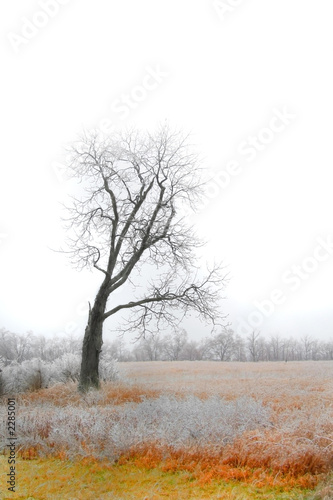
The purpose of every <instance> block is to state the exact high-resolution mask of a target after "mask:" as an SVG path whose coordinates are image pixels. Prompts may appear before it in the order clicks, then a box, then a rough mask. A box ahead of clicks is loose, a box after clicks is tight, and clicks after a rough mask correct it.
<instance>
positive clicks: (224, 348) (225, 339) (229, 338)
mask: <svg viewBox="0 0 333 500" xmlns="http://www.w3.org/2000/svg"><path fill="white" fill-rule="evenodd" d="M209 347H210V352H211V353H212V355H213V356H214V358H217V359H218V360H219V361H230V360H231V358H232V355H233V353H234V350H235V337H234V332H233V331H232V330H231V329H230V328H229V329H226V330H224V331H223V332H221V333H219V334H218V335H215V336H214V337H213V338H212V339H211V340H210V344H209Z"/></svg>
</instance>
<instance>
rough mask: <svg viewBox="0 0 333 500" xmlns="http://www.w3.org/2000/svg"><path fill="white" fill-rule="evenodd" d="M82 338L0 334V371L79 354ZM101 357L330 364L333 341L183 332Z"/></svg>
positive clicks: (108, 346)
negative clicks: (195, 337) (193, 336)
mask: <svg viewBox="0 0 333 500" xmlns="http://www.w3.org/2000/svg"><path fill="white" fill-rule="evenodd" d="M81 347H82V338H79V337H74V336H69V335H67V336H61V337H53V338H46V337H44V336H39V335H35V334H33V333H32V332H28V333H26V334H24V335H22V334H17V333H13V332H9V331H8V330H6V329H4V328H2V329H0V366H1V367H6V366H8V365H10V364H11V363H13V362H15V363H22V362H24V361H28V360H32V359H36V358H37V359H39V360H41V361H44V362H46V363H50V362H53V361H55V360H56V359H58V358H61V357H62V356H63V355H64V354H69V353H71V354H75V355H77V354H80V353H81ZM102 353H103V355H105V356H107V357H108V358H109V359H111V358H112V359H116V360H118V361H177V360H189V361H196V360H215V361H305V360H315V361H316V360H332V359H333V340H332V339H331V340H328V341H323V340H318V339H316V338H315V337H311V336H308V335H305V336H303V337H301V338H299V339H295V338H284V337H282V336H280V335H277V334H276V335H271V336H270V337H266V336H263V335H261V334H260V333H259V332H255V331H254V332H253V333H252V334H251V335H248V336H247V337H241V336H240V335H238V334H235V332H233V330H231V329H226V330H224V331H223V332H221V333H218V334H215V335H211V336H209V337H207V338H205V339H203V340H200V341H195V340H191V339H189V335H188V333H187V332H186V331H185V330H183V329H182V330H179V331H177V332H175V333H173V334H172V335H161V334H155V335H152V334H149V335H146V336H145V337H142V338H141V339H140V340H138V341H137V342H136V343H133V344H131V345H130V346H129V345H128V344H126V343H125V340H124V339H122V338H116V339H115V340H114V341H112V342H111V341H108V340H106V341H105V342H104V344H103V348H102Z"/></svg>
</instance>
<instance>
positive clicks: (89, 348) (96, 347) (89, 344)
mask: <svg viewBox="0 0 333 500" xmlns="http://www.w3.org/2000/svg"><path fill="white" fill-rule="evenodd" d="M107 299H108V293H107V290H106V283H103V285H102V286H101V288H100V290H99V292H98V294H97V296H96V299H95V303H94V306H93V308H92V309H90V307H89V317H88V324H87V326H86V329H85V333H84V338H83V345H82V361H81V371H80V380H79V387H78V388H79V391H80V392H86V391H87V390H88V389H89V388H91V387H93V388H95V389H99V388H100V381H99V371H98V369H99V357H100V353H101V350H102V344H103V323H104V318H103V316H104V312H105V307H106V302H107Z"/></svg>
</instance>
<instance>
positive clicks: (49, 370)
mask: <svg viewBox="0 0 333 500" xmlns="http://www.w3.org/2000/svg"><path fill="white" fill-rule="evenodd" d="M80 366H81V356H80V355H79V354H72V353H66V354H63V355H62V356H60V357H59V358H58V359H56V360H55V361H52V362H49V363H48V362H45V361H41V360H40V359H32V360H28V361H23V363H18V362H17V361H13V362H12V363H11V364H10V365H8V366H5V367H4V368H3V369H2V372H1V373H0V395H2V394H16V393H20V392H26V391H35V390H38V389H41V388H44V387H49V386H50V385H53V384H57V383H67V382H77V381H78V380H79V376H80ZM100 376H101V379H102V380H104V381H116V380H118V378H119V374H118V370H117V365H116V361H115V360H114V359H112V358H111V356H105V357H104V358H102V360H101V362H100Z"/></svg>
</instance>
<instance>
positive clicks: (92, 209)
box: [66, 126, 224, 391]
mask: <svg viewBox="0 0 333 500" xmlns="http://www.w3.org/2000/svg"><path fill="white" fill-rule="evenodd" d="M71 156H72V162H71V164H70V171H71V173H72V176H73V177H74V178H76V179H77V180H78V182H79V183H81V188H82V189H81V194H80V196H79V197H76V198H73V201H72V204H71V205H70V206H69V207H67V209H68V217H67V218H66V220H67V226H66V227H67V230H68V231H69V232H70V234H71V237H70V239H69V241H68V243H69V248H68V253H69V254H70V256H71V258H72V261H73V263H74V264H75V265H77V266H78V267H79V268H95V269H96V270H98V271H99V272H100V273H101V274H102V277H103V279H102V282H101V285H100V288H99V290H98V292H97V295H96V297H95V299H94V301H93V303H92V305H91V307H90V311H89V317H88V323H87V326H86V329H85V335H84V340H83V348H82V364H81V372H80V384H79V388H80V390H81V391H86V390H87V389H88V388H89V387H97V388H98V387H99V371H98V367H99V358H100V353H101V350H102V343H103V340H102V331H103V324H104V322H105V320H106V319H108V318H111V317H112V316H114V315H115V314H117V313H118V312H120V311H126V310H131V311H132V312H133V315H132V316H131V318H130V319H129V321H130V323H129V325H128V328H131V329H134V330H135V331H136V332H138V335H144V333H145V332H147V331H154V332H156V331H158V330H160V328H161V327H162V326H163V325H166V324H169V325H170V324H171V325H173V326H174V327H175V325H176V324H179V321H180V319H181V316H180V315H179V313H176V310H178V311H181V312H182V314H183V315H184V314H186V313H188V311H190V310H192V311H194V312H196V313H197V314H198V316H200V317H201V318H204V319H205V320H209V321H211V322H213V323H214V322H216V321H217V318H218V317H221V315H220V313H219V302H220V299H221V295H220V289H221V288H222V287H223V285H224V278H223V276H222V274H221V269H220V267H219V266H213V268H212V269H209V270H207V272H206V273H204V272H201V271H200V269H199V266H198V262H197V254H196V251H195V250H196V248H198V247H199V246H201V244H202V242H200V241H199V240H198V238H197V237H196V236H195V234H194V231H193V229H192V227H191V226H190V225H189V223H188V217H184V216H183V215H182V214H184V208H186V207H188V206H192V207H194V206H195V205H196V203H197V202H198V201H199V200H200V196H201V194H202V180H201V177H200V175H199V171H200V169H199V166H198V159H197V156H196V155H195V154H194V153H193V152H192V148H191V147H190V145H189V141H188V138H187V137H184V136H183V134H181V133H178V132H172V131H170V130H169V128H168V127H167V126H162V127H160V128H159V130H158V131H157V132H156V133H154V134H141V133H139V132H137V131H134V132H133V131H132V132H129V133H120V134H119V135H113V136H111V137H110V138H109V139H105V138H103V139H101V138H99V137H98V136H97V135H94V134H91V135H86V136H84V137H83V138H82V140H81V141H80V142H79V143H78V144H74V146H73V148H72V154H71ZM147 266H148V267H149V266H150V268H153V269H154V274H153V277H151V279H144V278H143V277H144V276H145V274H146V273H147ZM140 271H141V273H142V274H141V276H139V273H140ZM150 275H152V272H151V270H150ZM146 276H147V274H146ZM129 283H131V284H132V285H133V290H134V292H133V295H132V296H131V298H129V300H125V301H124V302H123V301H119V302H118V300H117V296H116V295H115V292H117V291H118V290H119V289H120V288H121V287H124V286H127V285H128V284H129Z"/></svg>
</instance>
